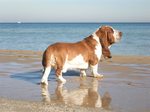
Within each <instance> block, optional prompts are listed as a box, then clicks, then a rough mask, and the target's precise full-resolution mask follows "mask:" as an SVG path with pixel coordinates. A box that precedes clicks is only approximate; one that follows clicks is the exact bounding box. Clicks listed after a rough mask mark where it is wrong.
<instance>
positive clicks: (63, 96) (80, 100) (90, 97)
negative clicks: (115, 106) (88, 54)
mask: <svg viewBox="0 0 150 112" xmlns="http://www.w3.org/2000/svg"><path fill="white" fill-rule="evenodd" d="M87 82H88V83H87ZM64 86H65V85H64V84H62V83H59V82H58V83H57V87H56V89H55V96H56V98H51V94H50V93H49V90H48V86H47V85H45V84H41V93H42V97H43V101H44V102H45V103H51V102H57V103H58V102H59V103H63V104H66V105H79V106H85V107H86V106H88V107H98V108H100V107H103V108H105V109H109V108H110V103H111V96H110V94H109V93H108V92H105V93H104V95H103V96H101V95H100V93H99V90H98V89H99V86H100V84H99V81H98V79H96V78H91V79H90V80H89V79H80V81H79V85H78V87H77V88H75V89H71V90H70V89H67V88H65V87H64Z"/></svg>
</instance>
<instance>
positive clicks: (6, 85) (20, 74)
mask: <svg viewBox="0 0 150 112" xmlns="http://www.w3.org/2000/svg"><path fill="white" fill-rule="evenodd" d="M41 58H42V52H40V51H39V52H38V51H37V52H35V51H21V50H20V51H19V50H0V111H2V112H25V111H27V110H28V111H32V112H149V111H150V107H149V106H150V97H149V96H150V56H113V58H112V59H111V60H104V59H102V60H101V61H100V62H99V73H101V74H103V75H104V78H103V79H96V78H93V77H92V76H91V74H90V71H89V70H87V75H88V76H87V77H86V78H80V77H79V72H78V71H69V72H67V73H65V74H64V78H65V79H66V80H67V83H66V84H64V85H62V84H60V83H58V82H57V81H56V79H55V74H54V71H52V72H51V74H50V77H49V86H45V85H40V84H39V83H40V79H41V74H42V65H41Z"/></svg>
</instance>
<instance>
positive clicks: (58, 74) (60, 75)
mask: <svg viewBox="0 0 150 112" xmlns="http://www.w3.org/2000/svg"><path fill="white" fill-rule="evenodd" d="M56 76H57V78H58V81H60V82H62V83H66V79H64V78H63V77H62V69H61V67H57V69H56Z"/></svg>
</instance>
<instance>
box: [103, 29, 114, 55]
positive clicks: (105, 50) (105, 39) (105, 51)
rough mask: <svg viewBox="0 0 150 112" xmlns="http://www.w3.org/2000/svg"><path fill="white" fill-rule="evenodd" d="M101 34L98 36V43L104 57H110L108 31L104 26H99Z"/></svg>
mask: <svg viewBox="0 0 150 112" xmlns="http://www.w3.org/2000/svg"><path fill="white" fill-rule="evenodd" d="M100 32H101V36H100V43H101V45H102V54H103V56H104V58H112V56H111V52H110V50H109V48H108V47H109V43H108V33H107V31H106V30H105V29H104V28H100Z"/></svg>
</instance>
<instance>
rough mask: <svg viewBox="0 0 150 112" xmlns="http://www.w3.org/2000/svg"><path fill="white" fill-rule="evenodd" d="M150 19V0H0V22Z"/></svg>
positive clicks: (127, 20)
mask: <svg viewBox="0 0 150 112" xmlns="http://www.w3.org/2000/svg"><path fill="white" fill-rule="evenodd" d="M17 21H21V22H150V0H0V22H17Z"/></svg>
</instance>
